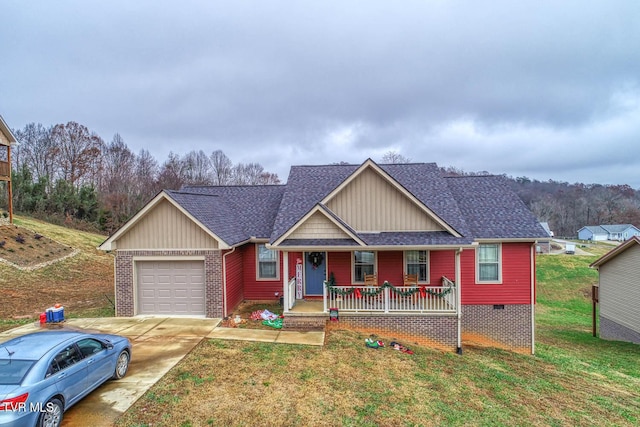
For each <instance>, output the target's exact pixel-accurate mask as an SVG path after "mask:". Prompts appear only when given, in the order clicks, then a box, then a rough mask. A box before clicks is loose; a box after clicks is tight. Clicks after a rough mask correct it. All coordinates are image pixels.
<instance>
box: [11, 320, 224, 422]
mask: <svg viewBox="0 0 640 427" xmlns="http://www.w3.org/2000/svg"><path fill="white" fill-rule="evenodd" d="M220 320H221V319H187V318H155V317H134V318H121V317H117V318H99V319H70V320H67V321H65V322H64V324H62V325H51V326H49V328H64V329H82V330H86V331H90V332H104V333H113V334H118V335H124V336H126V337H128V338H129V339H130V340H131V344H132V347H133V348H132V357H131V364H130V366H129V372H128V373H127V375H126V376H125V377H124V378H123V379H121V380H118V381H107V382H106V383H104V384H103V385H102V386H100V387H98V389H96V390H94V391H93V392H92V393H91V394H89V395H88V396H87V397H85V398H84V399H82V400H81V401H80V402H78V403H77V404H76V405H74V406H73V407H72V408H71V409H69V410H68V411H67V412H65V415H64V421H63V423H62V426H63V427H76V426H77V427H86V426H93V427H101V426H105V427H106V426H112V425H113V422H114V421H115V420H116V419H117V418H118V417H119V416H120V415H121V414H122V413H124V412H125V411H126V410H127V409H128V408H129V406H131V405H132V404H133V403H134V402H135V401H136V400H138V398H140V397H141V396H142V395H143V394H144V393H145V392H146V391H147V390H148V389H149V388H150V387H151V386H152V385H153V384H155V383H156V382H157V381H158V380H159V379H160V378H162V377H163V376H164V374H166V373H167V372H168V371H169V370H170V369H171V368H172V367H173V366H175V365H176V364H177V363H178V362H179V361H180V360H182V358H183V357H184V356H185V355H186V354H187V353H189V351H191V349H193V347H195V346H196V344H198V343H199V342H200V341H201V340H202V338H204V337H206V336H208V335H210V334H211V333H212V332H213V330H214V329H215V327H216V326H217V325H218V324H219V323H220ZM42 329H43V328H41V327H40V326H39V325H37V324H30V325H25V326H22V327H20V328H16V329H12V330H10V331H5V332H2V333H0V342H2V341H6V340H8V339H10V338H12V337H14V336H19V335H24V334H26V333H29V332H35V331H41V330H42Z"/></svg>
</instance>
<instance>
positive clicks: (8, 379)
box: [0, 359, 35, 385]
mask: <svg viewBox="0 0 640 427" xmlns="http://www.w3.org/2000/svg"><path fill="white" fill-rule="evenodd" d="M34 363H35V362H34V361H33V360H15V359H0V384H1V385H16V384H20V383H21V382H22V379H23V378H24V376H25V375H26V374H27V372H29V369H31V367H32V366H33V364H34Z"/></svg>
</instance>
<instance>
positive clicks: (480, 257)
mask: <svg viewBox="0 0 640 427" xmlns="http://www.w3.org/2000/svg"><path fill="white" fill-rule="evenodd" d="M476 260H477V279H478V283H500V282H501V280H502V268H501V265H500V264H501V263H500V261H501V246H500V244H499V243H481V244H480V245H478V250H477V256H476Z"/></svg>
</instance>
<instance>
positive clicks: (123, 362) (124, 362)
mask: <svg viewBox="0 0 640 427" xmlns="http://www.w3.org/2000/svg"><path fill="white" fill-rule="evenodd" d="M128 369H129V353H128V352H127V351H126V350H123V351H122V352H121V353H120V354H119V355H118V360H117V361H116V370H115V372H114V373H113V378H114V379H116V380H119V379H120V378H122V377H124V376H125V375H126V374H127V370H128Z"/></svg>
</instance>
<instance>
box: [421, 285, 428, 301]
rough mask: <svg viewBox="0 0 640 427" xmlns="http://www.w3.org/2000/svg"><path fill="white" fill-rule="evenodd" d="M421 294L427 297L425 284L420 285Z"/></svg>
mask: <svg viewBox="0 0 640 427" xmlns="http://www.w3.org/2000/svg"><path fill="white" fill-rule="evenodd" d="M420 296H421V297H422V298H426V297H427V288H425V287H424V286H420Z"/></svg>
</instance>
